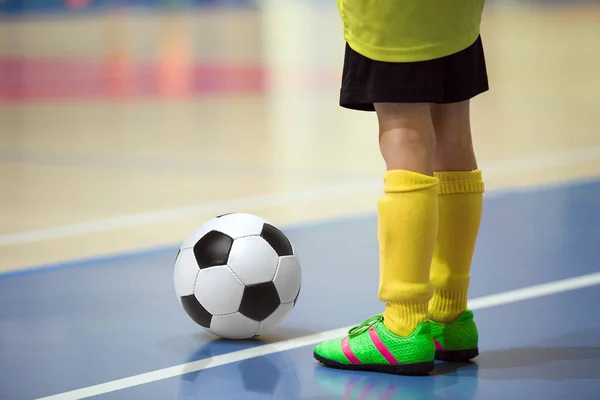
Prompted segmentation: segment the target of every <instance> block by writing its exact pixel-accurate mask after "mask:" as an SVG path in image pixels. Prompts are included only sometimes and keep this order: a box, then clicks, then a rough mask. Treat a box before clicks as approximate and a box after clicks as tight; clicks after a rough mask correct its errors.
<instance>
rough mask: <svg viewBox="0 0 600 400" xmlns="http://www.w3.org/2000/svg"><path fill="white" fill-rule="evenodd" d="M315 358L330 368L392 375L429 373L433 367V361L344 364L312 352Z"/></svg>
mask: <svg viewBox="0 0 600 400" xmlns="http://www.w3.org/2000/svg"><path fill="white" fill-rule="evenodd" d="M313 355H314V357H315V359H316V360H317V361H319V362H320V363H321V364H324V365H326V366H328V367H331V368H336V369H345V370H353V371H373V372H382V373H385V374H394V375H429V373H430V372H431V371H433V368H434V365H435V363H434V361H427V362H420V363H411V364H395V365H390V364H344V363H341V362H339V361H334V360H330V359H328V358H325V357H322V356H320V355H318V354H317V353H313Z"/></svg>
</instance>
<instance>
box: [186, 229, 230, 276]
mask: <svg viewBox="0 0 600 400" xmlns="http://www.w3.org/2000/svg"><path fill="white" fill-rule="evenodd" d="M231 245H233V239H232V238H231V237H229V236H227V235H226V234H224V233H222V232H218V231H210V232H208V233H207V234H206V235H204V236H202V237H201V238H200V240H198V242H196V244H195V245H194V256H195V257H196V262H197V263H198V267H199V268H200V269H203V268H208V267H215V266H217V265H226V264H227V258H228V257H229V252H230V251H231Z"/></svg>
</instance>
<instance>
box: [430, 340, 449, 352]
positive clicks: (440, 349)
mask: <svg viewBox="0 0 600 400" xmlns="http://www.w3.org/2000/svg"><path fill="white" fill-rule="evenodd" d="M433 342H434V343H435V350H436V351H444V350H446V349H444V346H442V345H441V344H440V342H438V341H437V339H433Z"/></svg>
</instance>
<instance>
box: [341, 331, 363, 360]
mask: <svg viewBox="0 0 600 400" xmlns="http://www.w3.org/2000/svg"><path fill="white" fill-rule="evenodd" d="M342 351H343V352H344V355H345V356H346V358H347V359H348V361H350V362H351V363H352V364H360V360H359V359H358V358H356V356H355V355H354V353H353V352H352V349H351V348H350V343H349V341H348V337H345V338H344V339H343V340H342Z"/></svg>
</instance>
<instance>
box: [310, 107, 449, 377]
mask: <svg viewBox="0 0 600 400" xmlns="http://www.w3.org/2000/svg"><path fill="white" fill-rule="evenodd" d="M375 110H376V112H377V117H378V120H379V144H380V148H381V153H382V155H383V158H384V160H385V163H386V167H387V171H386V172H385V175H384V194H383V196H382V197H381V198H380V199H379V200H378V202H377V209H378V238H379V246H380V249H379V254H380V269H379V271H380V284H379V299H380V300H381V301H383V302H384V303H385V304H386V307H385V311H384V313H383V315H377V316H375V317H373V318H370V319H369V320H367V321H365V322H364V323H363V324H361V325H359V326H357V327H355V328H353V329H351V330H350V332H349V334H348V336H346V337H344V338H341V339H335V340H330V341H327V342H324V343H321V344H319V345H318V346H317V347H316V348H315V352H314V353H315V358H316V359H317V360H319V361H321V362H322V363H324V364H326V365H329V366H332V367H336V368H343V369H366V370H374V371H382V372H391V373H397V374H422V373H428V372H430V371H431V370H432V369H433V367H434V357H435V346H434V342H433V337H432V336H431V330H430V324H429V322H428V316H427V305H428V303H429V300H430V299H431V295H432V291H433V289H432V286H431V283H430V280H429V269H430V265H431V259H432V256H433V252H434V248H435V243H436V238H437V224H438V204H437V203H438V179H437V178H436V177H434V176H433V152H434V147H435V134H434V129H433V123H432V121H431V115H430V110H429V105H428V104H427V103H420V104H407V103H376V104H375Z"/></svg>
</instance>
